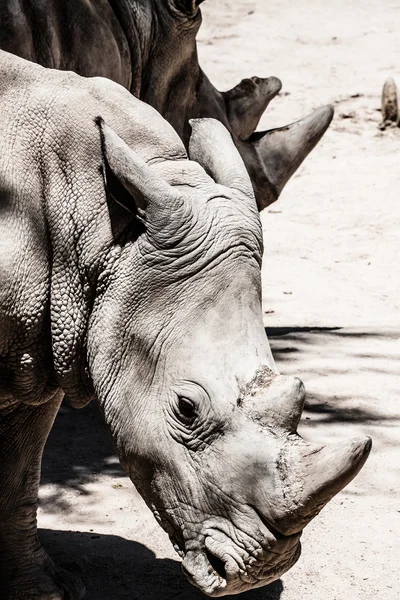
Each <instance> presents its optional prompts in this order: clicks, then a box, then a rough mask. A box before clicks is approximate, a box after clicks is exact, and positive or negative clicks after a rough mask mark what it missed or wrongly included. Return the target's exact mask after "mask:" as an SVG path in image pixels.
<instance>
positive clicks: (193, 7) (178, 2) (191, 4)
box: [171, 0, 204, 17]
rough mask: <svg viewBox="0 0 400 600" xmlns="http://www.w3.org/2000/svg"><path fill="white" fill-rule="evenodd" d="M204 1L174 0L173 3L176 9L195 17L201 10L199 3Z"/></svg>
mask: <svg viewBox="0 0 400 600" xmlns="http://www.w3.org/2000/svg"><path fill="white" fill-rule="evenodd" d="M203 1H204V0H172V1H171V5H173V7H174V9H175V10H178V11H179V12H180V13H182V14H184V15H185V16H189V17H194V16H195V15H196V14H197V11H198V10H199V5H200V4H201V3H202V2H203Z"/></svg>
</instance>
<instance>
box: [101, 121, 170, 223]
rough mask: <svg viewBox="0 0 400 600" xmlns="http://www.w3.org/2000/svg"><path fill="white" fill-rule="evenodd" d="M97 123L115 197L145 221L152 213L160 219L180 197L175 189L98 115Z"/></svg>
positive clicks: (110, 189)
mask: <svg viewBox="0 0 400 600" xmlns="http://www.w3.org/2000/svg"><path fill="white" fill-rule="evenodd" d="M96 124H97V125H98V126H99V128H100V135H101V145H102V153H103V159H104V166H103V168H104V178H105V183H106V186H107V189H108V191H109V192H110V193H111V195H112V197H113V198H114V199H115V201H116V202H118V203H119V204H121V205H122V206H123V207H124V208H126V209H127V210H129V211H130V212H131V213H133V214H135V215H138V216H139V217H141V218H142V219H143V220H146V221H148V217H151V216H152V217H153V218H154V217H155V218H156V219H157V221H159V220H160V219H161V218H162V216H163V215H167V214H168V213H169V214H171V211H173V205H174V204H176V203H177V202H178V201H179V200H181V197H180V195H179V194H178V192H177V191H176V190H175V189H174V188H173V187H172V186H170V185H169V184H168V183H167V182H166V181H165V180H164V179H162V177H160V176H159V175H158V174H157V173H156V171H155V170H154V169H152V168H151V167H149V166H148V165H147V164H146V163H145V161H144V160H143V159H142V158H140V156H139V155H138V154H136V152H134V151H133V150H132V148H130V147H129V146H128V145H127V144H126V143H125V142H124V141H123V140H122V139H121V138H120V137H119V135H117V134H116V133H115V131H113V130H112V129H111V127H109V126H108V125H107V124H106V123H105V122H104V121H103V119H102V118H101V117H98V118H97V119H96ZM144 217H146V218H145V219H144Z"/></svg>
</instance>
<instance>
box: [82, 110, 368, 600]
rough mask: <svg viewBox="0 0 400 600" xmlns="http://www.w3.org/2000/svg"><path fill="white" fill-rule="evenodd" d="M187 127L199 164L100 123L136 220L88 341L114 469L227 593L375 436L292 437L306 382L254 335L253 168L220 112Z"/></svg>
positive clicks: (268, 555) (196, 571)
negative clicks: (148, 151) (152, 156)
mask: <svg viewBox="0 0 400 600" xmlns="http://www.w3.org/2000/svg"><path fill="white" fill-rule="evenodd" d="M192 129H193V132H192V136H191V139H190V144H189V153H190V156H191V158H192V159H194V160H195V161H197V162H194V161H193V160H192V161H187V160H185V159H183V158H182V157H178V158H175V159H171V160H161V159H159V160H154V161H152V162H151V165H149V164H146V163H145V162H143V161H142V160H141V159H140V158H139V157H138V156H137V155H136V154H135V153H134V152H133V151H132V150H131V149H130V148H129V147H128V146H127V145H126V144H125V143H124V142H123V141H122V140H121V138H119V137H118V136H117V135H116V134H115V133H114V132H113V131H112V130H111V129H110V128H109V127H107V126H106V125H105V124H104V123H102V124H101V130H102V140H103V154H104V160H105V163H106V185H107V188H108V190H109V192H110V193H111V194H112V195H113V196H114V198H115V199H116V200H117V201H118V202H120V203H122V204H124V205H125V206H126V207H127V208H128V209H129V210H131V211H132V212H134V213H135V214H136V215H137V217H138V218H139V219H140V221H141V223H142V226H143V229H142V231H141V234H140V235H139V236H138V237H137V236H136V237H135V239H131V238H129V236H128V237H127V238H125V239H121V240H120V241H119V244H118V248H116V249H115V252H114V254H113V258H112V261H111V264H110V266H109V269H108V274H107V286H105V287H104V289H103V292H102V294H101V297H100V298H99V299H98V300H97V301H96V303H95V306H94V309H93V317H92V322H91V324H90V327H89V333H88V348H89V359H90V365H91V367H90V368H91V372H92V375H93V380H94V382H95V384H96V386H97V393H98V395H99V397H100V400H101V402H102V404H103V407H104V412H105V416H106V420H107V421H108V423H109V424H110V426H111V430H112V433H113V436H114V439H115V441H116V446H117V449H118V452H119V455H120V457H121V460H122V463H123V465H124V466H125V468H126V469H127V471H128V472H129V474H130V476H131V479H132V480H133V482H134V483H135V484H136V486H137V487H138V489H139V491H140V492H141V494H142V495H143V497H144V499H145V500H146V502H147V504H148V505H149V506H150V507H151V509H152V510H153V512H154V514H155V516H156V518H157V519H158V521H159V522H160V524H161V525H162V527H163V528H164V529H165V530H166V531H167V532H168V534H169V535H170V538H171V541H172V542H173V544H174V546H175V548H176V549H177V551H178V552H179V554H180V555H181V556H182V558H183V570H184V572H185V574H186V576H187V577H188V579H189V580H190V581H191V582H192V583H194V584H195V585H196V586H198V587H199V588H200V589H201V590H202V591H203V592H205V593H207V594H209V595H210V596H223V595H226V594H234V593H237V592H241V591H244V590H248V589H251V588H254V587H259V586H262V585H265V584H267V583H269V582H271V581H273V580H274V579H276V578H278V577H279V576H280V575H282V573H284V572H285V571H286V570H287V569H288V568H290V567H291V566H292V565H293V564H294V563H295V561H296V560H297V559H298V557H299V555H300V541H299V540H300V535H301V532H302V529H303V527H304V526H305V525H306V524H307V523H308V522H309V521H310V520H311V519H312V518H313V517H314V516H315V515H316V514H317V513H318V512H319V511H320V510H321V509H322V507H323V506H324V505H325V504H326V503H327V502H328V501H329V500H330V499H331V498H332V497H333V495H334V494H336V493H337V492H338V491H340V490H341V489H342V488H343V487H344V486H345V485H346V484H347V483H348V482H349V481H350V480H351V479H352V478H353V477H354V476H355V475H356V473H357V472H358V471H359V469H360V468H361V467H362V465H363V463H364V461H365V460H366V457H367V455H368V452H369V448H370V440H369V439H368V438H366V439H359V440H353V441H351V442H350V443H344V444H337V445H333V446H331V447H319V446H313V445H311V444H309V443H307V442H305V441H304V440H303V439H302V438H301V437H300V436H299V435H298V434H297V432H296V430H297V425H298V422H299V419H300V415H301V412H302V408H303V401H304V388H303V385H302V383H301V382H300V381H299V380H298V379H296V378H292V377H283V376H280V375H279V374H278V373H277V371H276V369H275V366H274V362H273V359H272V356H271V353H270V349H269V345H268V341H267V339H266V336H265V332H264V328H263V322H262V311H261V299H260V298H261V277H260V264H261V254H262V231H261V226H260V220H259V216H258V212H257V209H256V203H255V200H254V196H253V193H252V189H251V183H250V180H249V177H248V175H247V173H246V170H245V168H244V166H243V163H242V161H241V159H240V156H239V154H238V152H237V150H236V148H235V147H234V145H233V143H232V141H231V137H230V135H229V133H228V132H227V131H226V129H225V128H224V127H223V126H222V125H221V124H220V123H218V122H217V121H214V120H212V119H205V120H199V121H195V122H192ZM198 163H200V164H201V165H202V167H201V166H199V164H198ZM114 179H115V180H116V181H114ZM121 184H122V185H121ZM118 186H120V187H118ZM122 187H123V190H124V193H122V192H121V188H122Z"/></svg>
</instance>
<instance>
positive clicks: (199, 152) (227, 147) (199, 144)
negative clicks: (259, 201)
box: [189, 119, 255, 204]
mask: <svg viewBox="0 0 400 600" xmlns="http://www.w3.org/2000/svg"><path fill="white" fill-rule="evenodd" d="M189 123H190V125H191V127H192V134H191V136H190V140H189V156H190V158H191V159H192V160H195V161H197V162H198V163H199V164H200V165H201V166H202V167H203V168H204V170H205V171H206V172H207V173H208V174H209V175H210V176H211V177H212V178H213V179H214V181H215V182H216V183H219V184H220V185H225V186H227V187H229V188H234V189H237V190H240V191H241V192H243V193H244V194H245V195H246V197H248V198H249V199H250V201H251V203H252V204H253V203H254V204H255V202H254V195H253V188H252V185H251V181H250V177H249V174H248V173H247V170H246V168H245V166H244V164H243V160H242V158H241V156H240V154H239V152H238V150H237V149H236V146H235V145H234V143H233V140H232V137H231V135H230V133H229V132H228V130H227V129H226V127H225V126H224V125H222V123H221V122H220V121H217V120H216V119H191V120H190V121H189Z"/></svg>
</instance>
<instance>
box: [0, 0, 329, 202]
mask: <svg viewBox="0 0 400 600" xmlns="http://www.w3.org/2000/svg"><path fill="white" fill-rule="evenodd" d="M199 4H200V2H198V1H196V0H146V1H145V2H144V1H143V0H64V1H63V2H54V1H53V0H40V1H39V0H24V1H22V0H3V1H2V2H1V3H0V48H1V49H3V50H6V51H8V52H12V53H13V54H16V55H18V56H21V57H22V58H26V59H28V60H32V61H34V62H37V63H39V64H41V65H42V66H44V67H51V68H57V69H63V70H71V71H75V72H76V73H78V74H80V75H83V76H86V77H91V76H102V77H107V78H109V79H112V80H114V81H116V82H117V83H120V84H121V85H123V86H124V87H126V88H127V89H129V90H130V91H131V92H132V94H134V95H135V96H137V97H138V98H140V99H141V100H143V101H144V102H147V103H149V104H150V105H151V106H153V107H154V108H155V109H157V110H158V111H159V112H160V113H161V114H162V115H163V116H164V117H165V118H166V119H167V120H168V121H169V122H170V123H171V124H172V125H173V127H174V128H175V130H176V131H177V132H178V134H179V135H180V137H181V138H182V139H183V141H184V143H185V144H186V145H187V143H188V141H189V135H190V127H189V123H188V121H189V119H191V118H198V117H212V118H215V119H218V120H220V121H221V122H222V123H223V124H224V125H225V127H227V129H228V130H229V131H230V133H231V135H232V136H233V139H234V141H235V144H236V146H237V148H238V149H239V152H240V154H241V156H242V158H243V160H244V162H245V164H246V167H247V170H248V172H249V174H250V178H251V180H252V184H253V188H254V192H255V196H256V199H257V204H258V207H259V209H260V210H261V209H262V208H264V207H265V206H268V205H269V204H271V202H274V201H275V200H276V199H277V198H278V196H279V194H280V192H281V191H282V189H283V187H284V185H285V184H286V182H287V181H288V179H289V178H290V177H291V176H292V175H293V173H294V172H295V170H296V169H297V168H298V167H299V165H300V164H301V163H302V161H303V160H304V158H305V157H306V156H307V155H308V153H309V152H310V151H311V150H312V149H313V148H314V146H315V145H316V144H317V142H318V141H319V140H320V138H321V136H322V135H323V133H324V132H325V130H326V128H327V127H328V125H329V123H330V121H331V119H332V115H333V110H332V108H331V107H329V106H328V107H324V108H321V109H318V110H317V111H315V112H314V113H313V114H311V115H309V116H308V117H306V118H304V119H303V120H301V121H299V122H297V123H294V124H292V125H289V126H285V127H282V128H279V129H273V130H270V131H264V132H257V133H254V131H255V129H256V127H257V124H258V122H259V119H260V117H261V115H262V113H263V112H264V110H265V109H266V107H267V106H268V104H269V102H270V100H271V99H272V98H273V97H274V96H275V95H276V94H277V93H278V92H279V90H280V88H281V83H280V81H279V80H278V79H277V78H276V77H269V78H265V79H262V78H258V77H252V78H249V79H244V80H243V81H242V82H241V83H239V84H238V85H237V86H235V87H234V88H233V89H231V90H229V91H227V92H219V91H218V90H217V89H216V88H215V87H214V86H213V85H212V84H211V83H210V81H209V80H208V78H207V77H206V75H205V74H204V72H203V71H202V70H201V68H200V66H199V63H198V58H197V50H196V34H197V31H198V29H199V26H200V24H201V14H200V10H199V8H198V5H199Z"/></svg>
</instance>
